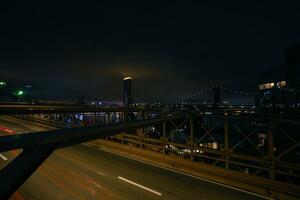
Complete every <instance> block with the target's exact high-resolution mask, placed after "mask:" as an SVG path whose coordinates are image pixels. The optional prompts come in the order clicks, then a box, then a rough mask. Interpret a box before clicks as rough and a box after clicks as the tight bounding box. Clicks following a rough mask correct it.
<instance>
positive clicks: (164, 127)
mask: <svg viewBox="0 0 300 200" xmlns="http://www.w3.org/2000/svg"><path fill="white" fill-rule="evenodd" d="M166 126H167V124H166V122H165V121H164V122H163V145H164V154H166Z"/></svg>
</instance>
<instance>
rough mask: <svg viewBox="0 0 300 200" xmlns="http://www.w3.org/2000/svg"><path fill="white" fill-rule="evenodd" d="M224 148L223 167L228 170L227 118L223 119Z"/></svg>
mask: <svg viewBox="0 0 300 200" xmlns="http://www.w3.org/2000/svg"><path fill="white" fill-rule="evenodd" d="M224 150H225V159H226V161H225V169H226V170H229V162H228V161H229V139H228V119H225V120H224Z"/></svg>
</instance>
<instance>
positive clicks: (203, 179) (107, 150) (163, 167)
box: [98, 147, 275, 200]
mask: <svg viewBox="0 0 300 200" xmlns="http://www.w3.org/2000/svg"><path fill="white" fill-rule="evenodd" d="M98 149H99V150H101V151H106V152H108V153H112V154H115V155H118V156H122V157H125V158H128V159H131V160H135V161H138V162H142V163H146V164H148V165H152V166H155V167H159V168H162V169H165V170H169V171H172V172H175V173H178V174H182V175H186V176H189V177H192V178H196V179H199V180H202V181H206V182H208V183H212V184H215V185H219V186H223V187H226V188H229V189H233V190H236V191H239V192H243V193H246V194H250V195H253V196H257V197H260V198H263V199H267V200H275V199H274V198H271V197H268V196H264V195H261V194H257V193H254V192H250V191H247V190H243V189H240V188H236V187H233V186H229V185H225V184H223V183H218V182H215V181H212V180H209V179H205V178H200V177H198V176H194V175H192V174H188V173H185V172H180V171H176V170H174V169H171V168H168V167H165V166H161V165H157V164H153V163H150V162H147V161H144V160H140V159H137V158H134V157H130V156H127V155H124V154H120V153H116V152H113V151H111V150H110V149H108V148H105V147H99V148H98Z"/></svg>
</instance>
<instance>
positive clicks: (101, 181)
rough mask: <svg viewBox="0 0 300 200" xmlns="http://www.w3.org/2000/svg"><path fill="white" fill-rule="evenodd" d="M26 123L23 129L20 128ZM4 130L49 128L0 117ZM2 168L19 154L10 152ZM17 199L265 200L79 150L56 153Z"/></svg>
mask: <svg viewBox="0 0 300 200" xmlns="http://www.w3.org/2000/svg"><path fill="white" fill-rule="evenodd" d="M20 123H21V124H20ZM0 126H4V127H6V128H9V129H12V130H15V131H16V132H17V133H22V132H30V131H38V130H39V131H41V130H45V129H47V127H45V126H38V125H37V124H36V123H32V122H27V121H22V120H11V119H10V118H7V117H3V116H0ZM3 155H4V156H5V157H6V158H7V160H4V159H1V158H0V167H3V166H4V165H5V164H6V163H7V162H9V160H11V159H12V158H13V157H14V156H15V155H14V154H12V153H10V152H5V153H3ZM13 199H128V200H129V199H204V200H213V199H224V200H226V199H228V200H234V199H242V200H243V199H244V200H252V199H261V198H258V197H256V196H253V195H250V194H246V193H243V192H240V191H236V190H233V189H229V188H225V187H222V186H219V185H215V184H212V183H208V182H205V181H202V180H199V179H196V178H192V177H189V176H186V175H183V174H180V173H175V172H172V171H169V170H166V169H162V168H158V167H155V166H152V165H149V164H145V163H142V162H138V161H136V160H132V159H128V158H126V157H122V156H118V155H115V154H112V153H109V152H106V151H103V150H100V149H98V148H94V147H89V146H86V145H76V146H72V147H69V148H65V149H62V150H58V151H56V152H55V153H54V154H52V155H51V156H50V157H49V159H48V160H47V161H46V162H45V163H43V165H42V166H41V167H40V168H39V169H38V170H37V171H36V172H35V173H34V174H33V175H32V176H31V177H30V178H29V179H28V180H27V181H26V182H25V184H24V185H23V186H22V187H21V188H20V189H19V191H18V193H16V194H15V195H14V197H13Z"/></svg>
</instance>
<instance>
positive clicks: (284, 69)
mask: <svg viewBox="0 0 300 200" xmlns="http://www.w3.org/2000/svg"><path fill="white" fill-rule="evenodd" d="M285 60H286V63H285V65H283V66H277V67H273V68H271V69H269V70H268V71H265V72H263V73H261V74H259V76H258V88H257V89H258V92H257V96H256V105H257V106H258V107H259V108H261V109H268V110H273V111H282V110H300V45H298V46H294V47H290V48H287V49H286V50H285Z"/></svg>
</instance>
